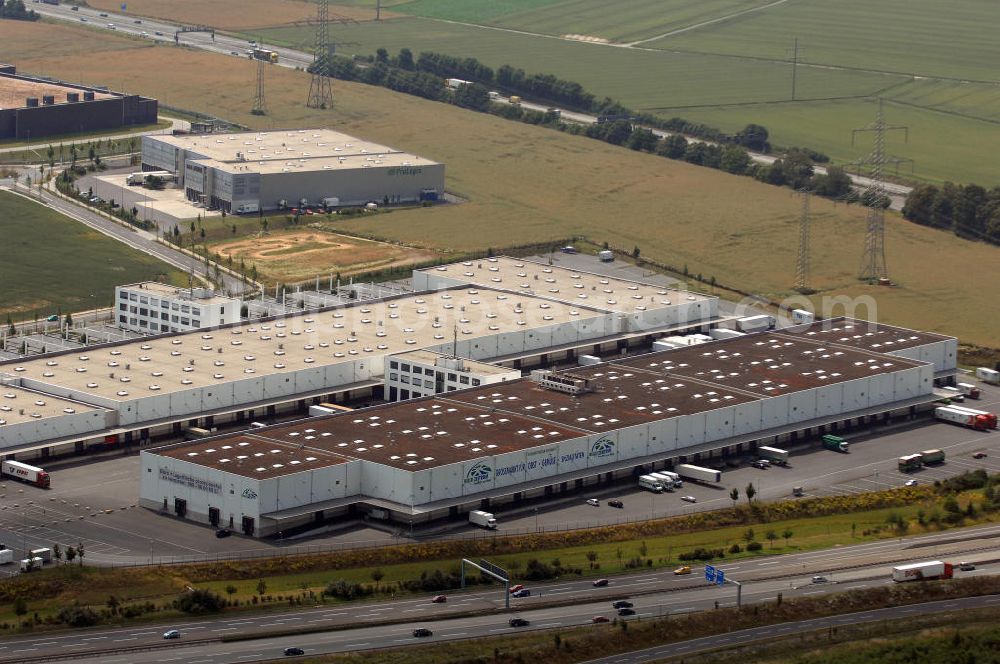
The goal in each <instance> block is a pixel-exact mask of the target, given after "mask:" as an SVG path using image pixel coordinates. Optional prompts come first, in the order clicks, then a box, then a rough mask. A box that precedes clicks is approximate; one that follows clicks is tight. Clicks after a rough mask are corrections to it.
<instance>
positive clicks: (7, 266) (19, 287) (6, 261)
mask: <svg viewBox="0 0 1000 664" xmlns="http://www.w3.org/2000/svg"><path fill="white" fill-rule="evenodd" d="M0 234H2V237H3V240H2V241H0V284H3V287H2V288H0V315H2V316H3V320H6V318H7V316H8V315H9V316H10V317H11V318H13V319H14V320H25V319H30V318H32V316H34V315H36V314H37V316H38V317H39V318H44V317H45V316H48V315H50V314H54V313H56V312H57V311H62V312H63V313H66V312H71V311H80V310H86V309H95V308H98V307H106V306H109V305H110V304H111V303H112V300H114V295H115V292H114V289H115V286H116V285H118V284H127V283H130V282H135V281H143V280H147V279H157V280H159V281H164V280H166V281H168V282H170V283H176V284H183V283H186V277H185V275H184V273H183V272H180V271H177V270H175V269H174V268H172V267H171V266H169V265H167V264H165V263H161V262H160V261H158V260H156V259H155V258H152V257H150V256H147V255H146V254H143V253H141V252H139V251H136V250H134V249H131V248H129V247H126V246H124V245H122V244H121V243H120V242H117V241H116V240H112V239H111V238H109V237H107V236H105V235H102V234H101V233H98V232H97V231H94V230H91V229H89V228H87V227H86V226H84V225H83V224H81V223H79V222H76V221H73V220H72V219H68V218H66V217H64V216H62V215H61V214H58V213H56V212H53V211H51V210H49V209H48V208H46V207H43V206H41V205H38V204H37V203H35V202H33V201H29V200H26V199H25V198H23V197H22V196H18V195H16V194H12V193H10V192H2V191H0Z"/></svg>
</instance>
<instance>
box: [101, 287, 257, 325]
mask: <svg viewBox="0 0 1000 664" xmlns="http://www.w3.org/2000/svg"><path fill="white" fill-rule="evenodd" d="M239 320H240V300H239V299H238V298H234V297H225V296H222V295H216V294H215V291H212V290H210V289H207V288H177V287H175V286H169V285H167V284H161V283H158V282H155V281H143V282H141V283H137V284H129V285H127V286H118V287H117V288H115V321H116V322H117V324H118V327H120V328H122V329H123V330H131V331H132V332H144V333H147V334H160V333H162V332H188V331H190V330H199V329H204V328H212V327H219V326H220V325H225V324H226V323H235V322H238V321H239Z"/></svg>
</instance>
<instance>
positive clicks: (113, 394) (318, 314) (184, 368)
mask: <svg viewBox="0 0 1000 664" xmlns="http://www.w3.org/2000/svg"><path fill="white" fill-rule="evenodd" d="M483 264H484V265H491V266H498V265H508V264H509V265H510V267H511V269H516V270H528V269H530V270H533V271H534V270H537V271H538V273H539V274H545V275H547V276H548V277H549V278H553V279H556V280H557V281H559V282H560V283H562V282H565V283H567V284H570V282H572V284H573V285H581V286H582V287H583V290H586V291H590V292H594V291H595V290H596V289H597V288H598V286H599V287H600V288H601V289H602V298H601V299H597V298H594V299H588V300H586V301H584V300H582V299H579V298H576V297H574V296H573V295H572V294H571V293H563V294H560V293H549V294H547V295H543V294H540V293H539V294H532V293H526V292H517V291H512V290H508V289H502V288H494V287H489V286H474V287H470V286H469V285H454V286H450V287H447V288H444V289H442V290H433V291H427V292H418V293H412V294H407V295H403V296H396V297H392V298H388V299H383V300H377V301H365V302H357V303H354V304H351V305H347V306H343V305H337V306H332V307H327V308H325V309H320V310H312V311H302V312H299V313H296V314H294V315H290V316H287V317H284V318H272V319H261V320H254V321H252V322H237V323H230V324H227V325H223V326H220V327H218V328H215V329H204V328H203V329H201V330H197V331H191V332H177V333H166V334H160V335H158V336H150V337H147V338H144V339H140V340H132V341H122V342H117V343H112V344H107V345H102V346H93V347H89V348H87V349H85V350H82V351H81V350H76V351H65V352H59V353H50V354H46V355H43V356H39V357H33V358H30V359H27V358H26V359H21V360H14V361H8V362H4V363H2V364H0V380H2V381H3V384H4V386H10V387H11V388H19V389H20V390H23V391H25V392H28V391H30V393H33V394H37V395H38V400H46V399H49V398H57V399H60V400H65V401H69V402H72V403H75V404H78V405H79V406H80V407H79V408H78V409H77V410H78V411H79V412H83V411H84V410H88V411H90V410H96V411H97V412H98V413H99V414H100V415H99V416H92V417H88V418H86V419H81V418H79V417H70V415H76V414H77V413H60V412H59V411H53V410H47V411H45V412H39V414H38V417H33V418H29V419H28V420H25V421H24V422H21V421H20V420H18V421H15V419H14V418H6V417H5V419H7V420H8V424H5V425H0V451H5V452H7V453H13V452H16V453H17V454H18V458H20V459H27V458H36V457H43V458H44V457H45V456H48V455H50V454H54V453H60V452H63V451H65V450H66V449H67V448H68V449H75V450H77V451H84V450H85V449H86V448H88V447H90V446H93V445H95V444H99V445H103V444H105V443H106V442H107V441H115V440H118V441H121V442H123V443H125V444H139V445H148V444H150V442H151V441H153V440H157V439H160V440H164V439H170V438H174V439H176V437H177V436H179V435H181V434H182V433H183V430H184V429H186V428H188V427H198V428H206V429H212V428H214V427H217V426H220V425H226V424H232V423H241V422H247V423H249V422H252V421H255V420H258V419H268V418H271V417H273V416H275V415H277V414H280V413H288V412H305V410H306V409H307V406H308V405H309V404H312V403H320V402H330V401H336V402H343V401H350V400H352V399H363V398H367V397H370V396H371V395H372V393H373V391H377V390H380V389H381V386H382V384H383V379H384V375H383V374H384V366H385V364H384V358H385V356H386V355H389V354H396V353H401V352H406V351H411V350H417V349H421V348H424V349H429V350H432V351H436V352H444V353H453V354H456V355H457V356H459V357H463V358H467V359H469V360H477V361H483V360H490V361H502V362H503V363H504V364H506V365H507V366H510V367H513V368H516V369H521V368H526V367H530V366H536V365H541V364H546V363H550V362H553V361H564V360H571V359H572V358H573V357H574V356H575V354H578V353H582V354H589V353H602V352H603V353H607V352H614V351H617V350H618V349H620V348H624V347H628V346H632V347H638V346H643V345H645V346H648V345H649V344H651V343H652V341H653V340H655V339H656V338H658V337H659V336H662V335H666V334H677V333H679V332H684V331H691V332H693V331H705V330H707V329H708V327H710V326H711V325H713V324H717V323H718V322H719V321H718V319H717V318H716V306H717V300H716V298H714V297H707V296H705V295H699V294H695V293H689V292H687V291H681V290H676V289H668V288H663V287H660V286H651V285H648V284H639V283H636V282H631V281H627V280H622V279H614V278H607V277H601V276H598V275H593V274H588V273H584V272H578V271H573V270H568V269H564V268H552V267H547V266H543V265H541V264H537V263H530V262H528V261H517V260H514V259H506V258H503V259H499V258H491V259H486V260H484V261H483ZM517 266H521V267H517ZM461 267H462V269H465V266H461ZM484 269H485V268H484ZM568 289H569V290H571V291H572V293H575V292H576V290H578V289H576V288H572V287H570V286H568ZM633 289H634V290H633ZM604 290H608V291H611V292H610V294H607V293H603V291H604ZM633 293H636V294H638V293H641V294H642V295H643V298H644V300H643V302H644V303H643V304H637V302H638V301H637V300H636V301H633V300H631V299H630V297H629V294H633ZM605 295H608V297H605ZM650 298H653V299H652V300H650ZM609 300H614V302H615V304H613V305H612V304H608V301H609ZM130 304H131V301H130ZM160 304H161V305H162V302H161V303H160ZM640 307H641V309H640ZM171 311H172V310H171ZM647 316H648V317H649V320H650V321H661V322H664V323H665V324H663V325H660V326H658V327H657V326H652V325H651V324H648V322H647V321H646V317H647ZM667 322H669V324H666V323H667ZM0 401H2V400H0ZM66 407H73V406H71V405H67V406H66ZM0 416H2V415H0ZM84 427H90V428H89V430H88V429H85V428H84Z"/></svg>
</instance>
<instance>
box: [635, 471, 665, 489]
mask: <svg viewBox="0 0 1000 664" xmlns="http://www.w3.org/2000/svg"><path fill="white" fill-rule="evenodd" d="M639 488H640V489H645V490H646V491H652V492H653V493H663V484H662V483H661V482H660V480H658V479H656V478H655V477H653V476H651V475H640V476H639Z"/></svg>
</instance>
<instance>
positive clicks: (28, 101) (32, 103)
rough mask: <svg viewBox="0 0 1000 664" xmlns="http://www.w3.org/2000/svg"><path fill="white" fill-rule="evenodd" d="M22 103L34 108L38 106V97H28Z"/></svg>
mask: <svg viewBox="0 0 1000 664" xmlns="http://www.w3.org/2000/svg"><path fill="white" fill-rule="evenodd" d="M24 105H25V106H27V107H28V108H36V107H37V106H38V97H28V98H27V99H26V100H25V102H24Z"/></svg>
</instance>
